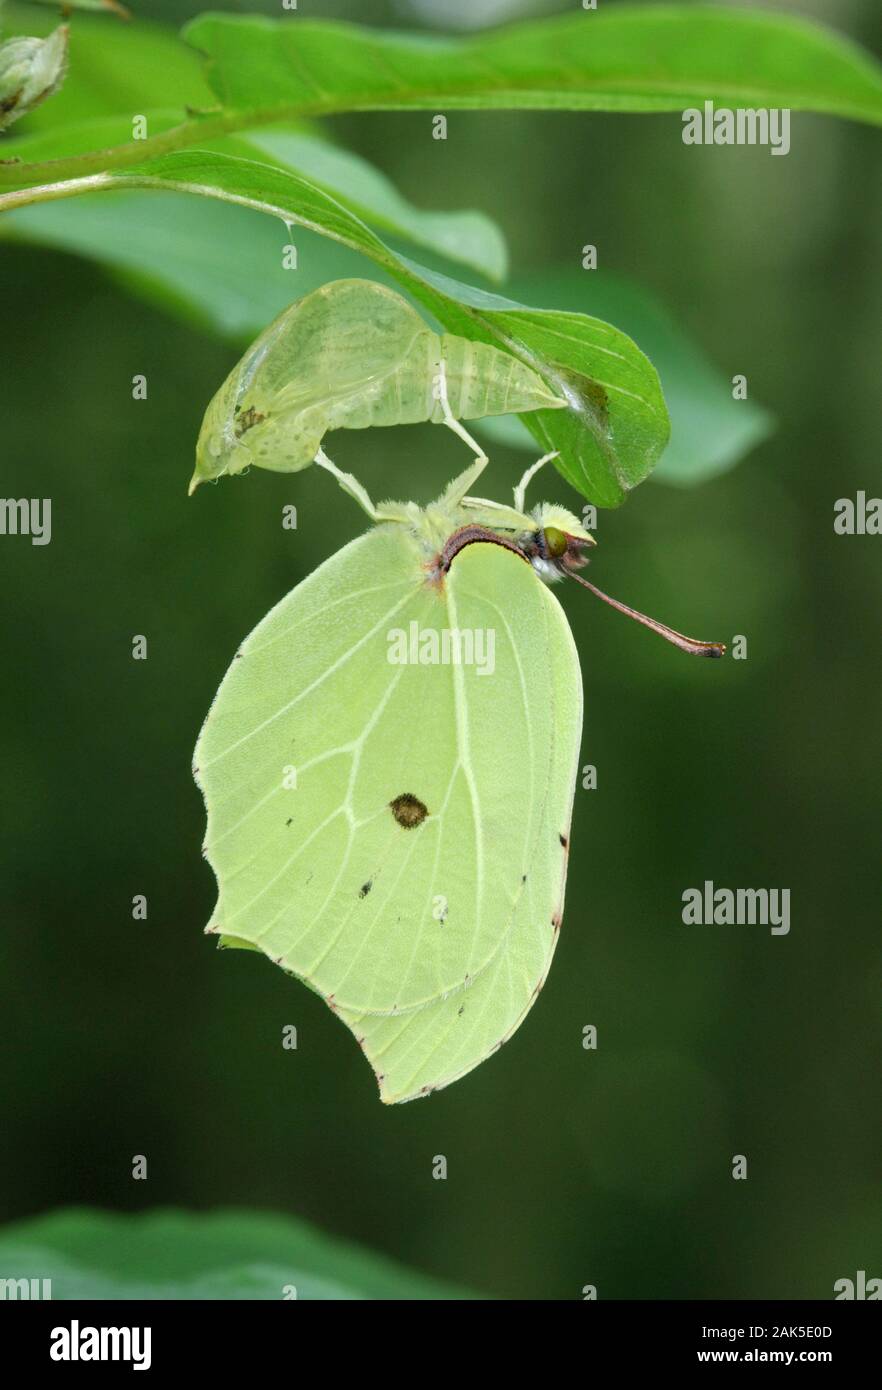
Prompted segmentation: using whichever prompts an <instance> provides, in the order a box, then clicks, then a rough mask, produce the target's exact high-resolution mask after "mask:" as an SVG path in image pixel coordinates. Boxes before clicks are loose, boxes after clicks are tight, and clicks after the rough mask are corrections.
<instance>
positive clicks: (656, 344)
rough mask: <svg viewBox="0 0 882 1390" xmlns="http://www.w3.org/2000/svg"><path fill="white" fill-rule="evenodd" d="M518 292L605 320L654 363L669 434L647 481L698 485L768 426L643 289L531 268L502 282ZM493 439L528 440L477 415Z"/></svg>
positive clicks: (512, 422)
mask: <svg viewBox="0 0 882 1390" xmlns="http://www.w3.org/2000/svg"><path fill="white" fill-rule="evenodd" d="M508 288H509V289H510V290H511V292H512V293H513V294H516V295H517V296H518V297H519V298H523V299H529V300H531V301H532V302H535V303H539V304H543V305H546V306H547V307H548V308H561V307H564V306H567V307H570V308H578V309H581V310H584V311H585V312H587V313H594V314H597V315H599V316H600V317H601V318H605V319H613V320H614V321H615V322H616V323H617V324H619V325H620V326H621V327H622V328H623V329H624V330H625V331H626V332H628V333H629V334H630V335H631V336H632V337H633V338H634V340H635V341H636V342H637V343H638V344H639V345H640V347H641V348H642V350H643V351H644V352H645V353H646V354H647V356H648V357H649V358H650V360H651V361H652V363H653V365H654V366H655V367H656V368H657V370H658V374H659V377H660V378H661V384H662V389H663V391H664V395H665V400H666V401H667V405H668V410H669V412H670V416H671V439H670V443H669V444H668V446H667V448H666V449H665V452H664V454H663V455H662V458H661V461H660V462H659V464H658V465H657V467H656V469H655V471H654V473H653V479H654V480H655V481H656V482H665V483H671V484H674V485H677V486H681V487H688V486H692V485H694V484H697V483H702V482H705V481H707V480H708V479H710V478H713V477H716V476H717V474H720V473H723V472H725V471H726V470H727V469H729V468H732V467H734V465H735V464H736V463H738V462H739V461H740V459H742V458H743V457H744V455H745V454H747V453H748V452H749V451H750V450H751V449H753V448H755V447H756V445H757V444H760V443H762V441H763V440H764V439H766V438H767V437H768V436H769V435H770V434H771V433H772V431H773V429H774V420H773V418H772V416H771V415H770V413H769V412H768V411H767V410H765V409H764V407H763V406H761V405H758V404H757V403H756V402H755V401H753V400H751V399H748V400H745V401H736V400H733V398H732V387H731V381H730V379H729V378H727V377H725V376H724V375H723V373H722V372H721V371H719V370H718V369H717V368H716V367H715V366H714V365H713V364H712V363H711V362H710V361H709V360H708V358H707V356H706V355H705V354H704V352H703V351H702V350H701V348H700V347H699V346H698V345H697V344H696V343H695V342H693V340H692V339H691V338H690V337H689V335H688V334H687V333H685V332H684V331H683V330H682V329H681V328H679V327H678V326H677V324H676V323H674V321H673V319H672V318H671V316H670V315H669V314H668V312H667V310H666V309H665V308H664V307H663V306H662V305H661V304H660V303H659V302H658V301H657V300H656V299H655V298H654V297H653V296H652V295H650V294H649V292H648V291H646V290H644V289H643V288H641V287H640V286H638V285H636V284H634V283H633V282H632V281H629V280H626V279H625V278H624V277H623V276H620V275H615V274H613V273H611V272H609V271H591V272H590V273H589V272H584V271H578V270H559V271H536V272H534V273H533V274H531V275H525V276H519V277H516V279H515V280H514V281H513V282H512V283H511V284H510V285H509V286H508ZM476 428H478V429H479V430H480V431H481V432H482V433H483V434H484V435H486V436H487V437H488V438H490V439H494V440H497V441H498V442H500V443H504V444H508V445H514V446H516V447H519V448H522V449H529V450H532V449H533V448H534V447H535V445H534V443H533V439H532V437H531V435H530V434H529V433H528V431H527V430H526V428H525V427H524V425H523V423H522V421H520V420H519V419H518V418H517V417H516V416H500V417H498V418H496V419H494V420H482V421H480V422H479V424H478V425H477V427H476Z"/></svg>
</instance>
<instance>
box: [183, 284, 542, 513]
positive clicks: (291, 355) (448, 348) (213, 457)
mask: <svg viewBox="0 0 882 1390" xmlns="http://www.w3.org/2000/svg"><path fill="white" fill-rule="evenodd" d="M442 364H443V366H444V372H445V380H446V389H447V397H448V402H449V410H450V412H451V414H452V415H453V416H455V417H456V419H458V420H474V419H478V418H479V417H481V416H487V415H507V414H509V413H511V412H522V411H528V410H539V409H546V410H560V409H563V408H564V407H565V406H566V401H564V400H562V399H561V397H560V396H556V395H555V394H554V392H553V391H551V390H550V389H549V388H548V386H546V384H545V382H544V381H543V380H542V378H541V377H540V376H539V375H538V373H537V372H534V371H532V370H531V368H529V367H527V366H526V365H525V364H524V363H522V362H520V361H518V359H517V358H516V357H512V356H511V355H510V354H509V353H507V352H502V351H501V350H500V349H499V348H495V347H491V346H489V344H487V343H477V342H472V341H471V340H470V339H468V338H460V337H457V336H456V335H455V334H452V333H442V334H438V333H433V332H432V330H431V329H430V328H429V327H428V325H427V324H426V323H424V322H423V320H422V319H421V318H420V316H419V314H418V313H417V312H416V310H415V309H413V308H411V306H410V305H409V304H408V303H407V301H406V300H405V299H402V297H401V295H400V294H396V293H395V292H394V290H389V289H386V288H385V286H383V285H378V284H376V283H375V282H374V281H371V280H335V281H333V282H332V283H331V284H328V285H323V286H322V287H321V289H318V290H315V291H314V292H313V293H312V294H308V295H306V296H304V298H303V299H300V300H298V301H297V302H296V303H295V304H292V305H290V306H289V308H287V309H285V311H284V312H283V313H281V314H280V315H279V317H278V318H277V319H275V320H274V321H273V322H272V323H271V324H270V325H269V327H268V328H266V329H264V331H263V333H261V335H260V337H259V338H258V339H257V340H256V341H255V342H254V343H253V344H252V345H251V347H250V348H249V349H248V351H247V352H246V353H245V356H244V357H243V358H242V360H241V361H240V362H238V363H237V365H236V366H235V367H234V368H233V370H232V372H231V373H230V375H229V376H228V377H227V379H226V381H225V382H224V384H223V385H222V386H221V388H220V390H219V391H218V392H217V394H216V395H215V397H214V399H213V400H212V402H211V404H210V405H209V407H208V410H207V411H206V412H205V419H204V421H203V424H202V429H201V431H200V434H199V440H198V443H197V445H196V470H195V472H194V474H193V479H192V482H191V484H190V491H191V493H192V492H193V491H194V490H195V488H196V487H197V486H198V485H199V483H200V482H203V481H205V480H206V479H209V478H218V477H220V476H221V475H222V474H227V473H241V472H242V471H243V470H244V469H246V468H248V467H250V466H251V465H252V464H254V465H255V466H257V467H259V468H269V469H272V470H273V471H274V472H281V473H293V472H297V471H299V470H300V469H302V468H307V467H308V466H309V465H310V464H311V463H312V462H313V461H314V459H315V456H316V453H317V452H318V449H319V446H320V444H321V442H322V439H323V438H324V436H325V434H326V432H327V431H328V430H334V429H365V428H366V427H368V426H370V425H403V424H417V423H419V422H420V421H432V422H434V423H435V424H440V423H441V422H442V420H443V412H442V408H441V403H440V401H439V399H438V395H437V391H436V390H435V384H436V382H437V379H438V374H439V370H440V368H441V366H442Z"/></svg>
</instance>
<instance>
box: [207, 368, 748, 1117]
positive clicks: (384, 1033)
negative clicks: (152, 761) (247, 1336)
mask: <svg viewBox="0 0 882 1390" xmlns="http://www.w3.org/2000/svg"><path fill="white" fill-rule="evenodd" d="M439 365H440V375H439V381H438V383H437V384H438V387H439V388H440V389H438V390H437V397H438V403H439V414H440V418H441V419H442V420H443V421H444V423H446V424H448V425H449V426H450V427H451V428H452V429H454V430H456V432H457V433H458V434H460V435H461V436H462V437H463V438H464V439H466V440H467V442H469V443H470V444H471V445H472V446H473V447H474V448H475V451H476V453H477V454H478V455H479V457H478V458H477V460H476V462H475V464H474V465H473V466H472V467H471V468H470V469H469V470H467V472H466V473H464V474H463V475H462V476H461V477H460V478H457V479H456V480H455V481H454V482H453V483H451V484H450V486H449V487H448V488H447V490H446V492H445V493H444V494H443V496H442V497H441V498H439V500H438V501H437V502H435V503H434V504H432V505H430V506H428V507H426V508H424V509H423V508H420V507H418V506H416V504H414V503H412V502H404V503H386V504H382V505H380V506H374V504H373V503H372V502H371V500H370V498H369V496H368V494H367V493H366V491H365V489H364V488H363V487H362V485H361V484H360V483H358V482H357V481H356V480H355V479H354V478H353V477H352V476H351V475H349V474H344V473H341V472H339V470H337V469H336V468H335V466H334V465H333V464H332V463H331V461H330V460H329V459H328V458H327V457H326V456H325V454H324V453H323V452H322V451H321V450H320V449H319V450H318V452H317V455H316V462H318V463H319V464H321V465H322V466H323V467H325V468H326V469H328V470H329V471H330V472H332V473H333V474H334V476H336V477H337V479H338V481H339V482H340V483H341V485H342V486H343V488H344V489H345V490H346V491H347V492H348V493H350V495H352V496H353V497H355V498H356V500H357V501H358V502H359V504H360V505H361V506H362V507H363V508H364V509H365V511H366V512H367V513H368V515H369V516H370V518H371V520H372V521H373V522H374V526H373V528H372V529H371V530H370V531H369V532H368V533H367V534H366V535H364V536H362V537H361V538H360V539H358V540H356V541H353V542H352V543H351V544H350V545H348V546H345V547H344V548H343V549H342V550H341V551H339V552H338V553H337V554H336V555H334V556H333V557H332V558H331V559H330V560H328V561H326V562H325V563H324V564H323V565H321V566H320V568H319V569H318V570H316V571H315V573H314V574H312V575H310V576H309V578H307V579H306V580H304V581H303V582H302V583H301V584H299V585H298V586H297V587H296V588H295V589H294V590H292V592H291V593H289V594H288V595H287V596H286V597H285V598H284V599H282V601H281V602H280V603H279V604H278V605H277V606H276V607H275V608H274V609H272V611H271V612H270V613H269V614H267V616H266V617H265V618H264V619H263V620H262V622H260V623H259V624H258V626H257V627H256V628H255V630H254V631H253V632H252V633H251V635H250V636H249V637H248V638H247V639H246V640H245V642H244V643H243V644H242V646H241V647H240V649H239V651H238V652H237V653H236V657H235V659H234V660H233V663H232V665H231V666H230V669H229V670H228V672H227V674H226V676H225V677H224V680H223V682H222V683H221V687H220V689H219V691H218V693H217V696H216V698H215V700H214V703H213V705H212V707H211V710H210V711H209V714H208V717H207V719H206V721H205V724H204V726H203V729H202V732H201V734H200V737H199V741H198V744H197V748H196V753H195V757H194V772H195V775H196V777H197V781H198V783H199V785H200V787H201V789H202V792H203V795H204V797H205V803H206V808H207V812H208V828H207V833H206V840H205V854H206V856H207V858H208V859H209V862H210V863H211V865H212V867H213V868H214V871H215V874H216V876H217V879H218V888H219V894H218V902H217V906H216V908H215V911H214V914H213V915H212V919H211V922H210V924H209V926H208V927H207V928H206V930H207V931H208V932H210V933H214V934H217V935H218V936H219V938H220V942H219V944H220V945H222V946H235V947H245V948H250V949H256V950H259V951H262V952H263V953H265V954H266V955H267V956H268V957H269V958H270V959H272V960H273V961H274V962H275V963H276V964H277V965H280V966H281V967H282V968H283V969H285V970H287V971H289V972H290V973H292V974H294V975H297V976H298V977H300V978H301V979H303V980H304V981H305V982H306V983H307V984H309V985H310V986H311V987H312V988H313V989H314V990H316V991H317V992H318V993H319V994H321V995H322V996H323V997H324V999H325V1000H326V1002H327V1003H328V1004H329V1005H330V1006H331V1008H332V1009H333V1010H334V1011H335V1012H336V1013H337V1014H339V1016H340V1017H341V1018H342V1019H343V1021H344V1022H345V1023H346V1024H347V1026H348V1027H349V1028H350V1029H351V1030H352V1032H353V1033H354V1034H355V1036H356V1038H357V1040H358V1042H359V1043H360V1045H361V1046H362V1048H363V1050H364V1051H365V1053H366V1055H367V1057H368V1060H369V1061H370V1062H371V1064H372V1066H373V1068H374V1071H375V1073H376V1076H377V1080H378V1082H379V1086H380V1095H381V1098H382V1099H383V1100H384V1101H386V1102H390V1103H391V1102H397V1101H405V1100H411V1099H414V1098H415V1097H418V1096H421V1095H427V1094H429V1093H430V1092H431V1091H433V1090H436V1089H438V1088H439V1087H442V1086H446V1085H449V1084H450V1083H451V1082H452V1081H455V1080H457V1079H458V1078H459V1077H461V1076H463V1075H465V1073H466V1072H468V1071H470V1070H471V1069H472V1068H473V1067H475V1066H477V1065H478V1063H479V1062H481V1061H482V1060H483V1059H484V1058H486V1057H487V1056H489V1055H490V1054H491V1053H492V1052H494V1051H496V1049H497V1048H499V1047H500V1046H501V1044H502V1043H503V1042H505V1041H506V1039H507V1038H509V1037H510V1036H511V1034H512V1033H513V1032H514V1030H515V1029H516V1028H517V1027H518V1025H519V1024H520V1023H521V1021H522V1020H523V1018H524V1017H525V1015H526V1013H527V1012H528V1010H529V1009H530V1007H531V1005H532V1003H533V1001H534V999H535V998H536V996H537V994H538V992H539V990H540V989H541V987H542V984H543V981H544V979H545V976H546V974H547V972H548V967H549V964H550V961H551V956H552V954H553V952H554V948H555V945H556V942H557V935H558V930H559V928H560V924H561V917H562V912H563V897H564V884H565V878H566V864H567V855H568V852H569V833H570V819H571V815H572V806H573V794H574V787H575V781H576V771H577V766H578V755H579V742H580V737H581V726H582V684H581V677H580V672H579V664H578V658H577V655H576V651H575V646H574V643H573V639H572V635H571V633H570V630H569V626H568V624H567V621H566V618H565V617H564V614H563V611H562V609H561V607H560V605H559V604H558V602H557V600H556V598H555V597H554V595H553V594H552V592H551V590H550V589H549V588H548V587H547V584H546V583H544V582H543V580H553V579H558V578H560V577H562V576H563V575H564V574H574V571H575V570H576V569H578V568H580V567H581V566H582V565H583V564H584V563H585V558H584V551H585V549H586V548H587V547H588V546H589V545H590V544H592V543H593V541H592V538H591V536H590V535H589V533H588V532H587V531H586V530H584V528H583V527H582V526H581V524H580V522H579V521H578V519H577V518H576V517H575V516H574V515H573V514H572V513H570V512H568V511H566V510H565V509H564V508H562V507H556V506H552V505H549V504H543V505H542V506H540V507H537V508H535V509H534V510H533V512H531V513H529V514H528V513H526V512H525V510H524V506H525V502H524V497H525V489H526V486H527V483H528V482H529V480H530V478H531V477H532V475H533V474H534V473H535V471H536V469H537V468H538V467H540V466H541V464H542V463H544V462H545V461H546V460H545V459H540V460H539V462H538V463H537V464H535V465H533V467H532V468H530V469H529V470H528V471H527V473H526V474H525V475H524V478H523V479H522V480H521V483H520V484H519V485H518V487H517V488H516V489H515V498H514V506H513V507H511V508H510V507H506V506H502V505H501V504H499V503H495V502H491V501H487V500H486V499H481V498H473V497H471V496H469V489H470V488H471V486H472V485H473V483H474V482H475V480H476V479H477V477H478V476H479V475H480V473H481V471H482V470H483V468H484V467H485V465H486V463H487V459H486V456H485V455H483V454H481V452H480V450H479V448H478V446H477V445H476V444H475V443H474V441H473V440H472V439H471V438H470V436H469V435H468V434H467V432H466V431H465V430H464V428H463V427H462V425H461V424H459V422H458V421H457V420H456V419H455V418H454V416H453V413H452V410H451V407H450V403H449V400H448V397H447V392H446V388H445V371H444V361H443V358H442V359H441V362H440V364H439ZM574 577H576V578H579V579H580V582H582V583H586V584H587V581H585V580H583V579H581V577H580V576H578V575H574ZM588 587H589V588H592V590H593V591H594V592H595V593H598V594H599V596H600V597H601V598H604V599H605V600H606V601H607V602H611V603H613V605H614V606H615V607H618V608H620V609H622V610H623V611H624V612H626V613H629V614H631V615H632V616H634V617H637V618H638V619H639V621H641V622H645V623H646V624H647V625H648V626H650V627H652V628H654V629H655V630H656V631H658V632H660V633H661V634H662V635H664V636H666V637H667V638H668V639H669V640H671V641H674V642H676V644H677V645H678V646H681V647H683V648H684V649H685V650H687V651H693V652H701V653H703V654H706V655H715V656H718V655H720V654H721V650H722V649H721V648H720V647H719V646H717V645H716V644H711V643H700V642H695V641H693V640H692V639H689V638H685V637H682V636H681V635H680V634H678V633H674V632H673V631H672V630H671V629H669V628H666V627H665V626H664V625H663V624H660V623H656V622H654V621H653V620H651V619H647V618H644V617H643V615H641V614H637V613H635V612H634V610H631V609H628V608H626V607H625V605H622V604H618V603H616V601H615V600H611V599H607V596H606V595H604V594H600V591H599V590H596V589H594V586H592V585H588Z"/></svg>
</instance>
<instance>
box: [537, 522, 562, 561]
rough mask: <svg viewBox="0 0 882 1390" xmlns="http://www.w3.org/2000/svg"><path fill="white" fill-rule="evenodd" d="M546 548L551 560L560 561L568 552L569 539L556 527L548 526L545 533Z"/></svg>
mask: <svg viewBox="0 0 882 1390" xmlns="http://www.w3.org/2000/svg"><path fill="white" fill-rule="evenodd" d="M542 534H543V536H544V538H545V548H546V550H547V553H548V557H549V559H551V560H559V559H560V557H561V556H562V555H565V554H566V552H567V538H566V536H565V535H564V533H563V531H559V530H558V528H557V527H556V526H546V527H545V530H544V531H543V533H542Z"/></svg>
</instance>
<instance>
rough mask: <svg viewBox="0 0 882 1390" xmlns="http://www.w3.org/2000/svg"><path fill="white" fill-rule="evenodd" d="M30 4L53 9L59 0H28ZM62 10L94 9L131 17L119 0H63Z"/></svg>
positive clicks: (56, 7)
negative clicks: (49, 6)
mask: <svg viewBox="0 0 882 1390" xmlns="http://www.w3.org/2000/svg"><path fill="white" fill-rule="evenodd" d="M30 3H31V4H32V5H51V6H52V8H53V9H56V10H57V9H58V8H59V3H60V0H30ZM62 8H63V9H64V10H95V11H100V12H101V13H102V14H113V15H116V17H117V19H131V17H132V16H131V14H130V12H129V11H128V10H127V9H126V7H125V6H124V5H121V4H120V3H119V0H63V5H62Z"/></svg>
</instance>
